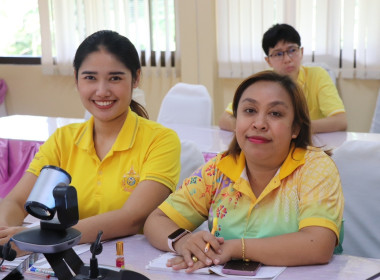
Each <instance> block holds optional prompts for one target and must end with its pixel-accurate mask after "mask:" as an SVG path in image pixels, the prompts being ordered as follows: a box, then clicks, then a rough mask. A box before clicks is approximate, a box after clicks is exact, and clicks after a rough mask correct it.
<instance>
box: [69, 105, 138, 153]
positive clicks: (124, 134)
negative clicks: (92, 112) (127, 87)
mask: <svg viewBox="0 0 380 280" xmlns="http://www.w3.org/2000/svg"><path fill="white" fill-rule="evenodd" d="M138 124H139V118H138V116H137V114H136V113H135V112H133V111H132V110H131V108H129V111H128V114H127V118H126V120H125V121H124V124H123V126H122V128H121V130H120V132H119V135H118V136H117V138H116V141H115V143H114V145H113V150H114V151H123V150H128V149H130V148H131V147H132V146H133V144H134V141H135V139H136V134H137V130H138ZM93 132H94V117H93V116H92V117H91V118H90V119H89V120H88V121H87V122H86V124H85V126H84V128H83V130H82V131H81V133H79V134H78V136H77V137H76V139H75V143H76V144H77V146H78V147H79V148H82V149H84V150H90V149H91V148H93V147H94V141H93V134H94V133H93Z"/></svg>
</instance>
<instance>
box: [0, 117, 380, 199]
mask: <svg viewBox="0 0 380 280" xmlns="http://www.w3.org/2000/svg"><path fill="white" fill-rule="evenodd" d="M83 121H85V119H75V118H54V117H43V116H28V115H12V116H6V117H2V118H0V186H1V188H0V198H1V197H4V196H5V195H6V194H7V193H8V192H9V191H10V190H11V188H12V187H13V186H14V185H15V184H16V182H18V180H19V179H20V178H21V176H22V174H23V173H24V171H25V170H26V168H27V167H28V165H29V162H30V161H31V160H32V159H33V156H34V154H35V153H36V152H37V151H38V148H39V146H40V145H41V144H42V143H43V142H44V141H46V140H47V139H48V137H49V136H50V135H51V134H52V133H53V132H54V131H55V130H56V129H57V128H58V127H61V126H64V125H67V124H70V123H77V122H83ZM164 125H165V126H167V127H169V128H171V129H173V130H174V131H176V132H177V134H178V136H179V138H180V139H181V140H190V141H193V142H194V143H195V144H196V145H197V146H198V147H199V149H200V150H201V152H202V153H203V155H204V158H205V160H206V161H207V160H208V159H210V158H212V157H213V156H215V155H216V154H217V153H219V152H222V151H225V150H227V149H228V146H229V143H230V142H231V140H232V138H233V135H234V134H233V133H232V132H229V131H225V130H221V129H219V128H218V127H215V126H214V127H196V126H187V125H182V124H169V123H168V124H164ZM312 140H313V144H314V145H316V146H321V147H325V148H328V149H335V148H337V147H339V146H340V145H342V144H343V143H344V142H346V141H350V140H365V141H380V134H377V133H359V132H332V133H320V134H315V135H313V138H312Z"/></svg>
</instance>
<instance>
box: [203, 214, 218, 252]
mask: <svg viewBox="0 0 380 280" xmlns="http://www.w3.org/2000/svg"><path fill="white" fill-rule="evenodd" d="M217 227H218V218H217V217H214V220H213V221H212V230H211V234H212V235H215V231H216V228H217ZM209 249H210V242H207V244H206V247H205V253H207V252H208V250H209Z"/></svg>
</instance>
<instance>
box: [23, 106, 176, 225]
mask: <svg viewBox="0 0 380 280" xmlns="http://www.w3.org/2000/svg"><path fill="white" fill-rule="evenodd" d="M93 127H94V119H93V117H92V118H90V120H88V121H86V122H84V123H78V124H70V125H67V126H65V127H62V128H59V129H57V130H56V131H55V132H54V134H53V135H52V136H51V137H50V138H49V139H48V140H47V141H46V142H45V143H44V144H43V145H42V146H41V147H40V150H39V152H38V153H37V154H36V155H35V157H34V159H33V161H32V162H31V163H30V165H29V168H28V170H27V171H28V172H31V173H33V174H35V175H37V176H38V175H39V173H40V170H41V168H42V167H43V166H45V165H55V166H58V167H60V168H62V169H64V170H66V171H67V172H68V173H69V174H70V175H71V177H72V182H71V184H70V185H72V186H74V187H75V188H76V190H77V194H78V204H79V216H80V219H83V218H86V217H90V216H94V215H98V214H101V213H104V212H108V211H112V210H115V209H119V208H121V207H122V206H123V204H124V203H125V202H126V201H127V200H128V198H129V196H130V195H131V193H132V192H133V190H134V189H135V188H136V187H137V186H138V183H139V182H141V181H144V180H153V181H157V182H159V183H162V184H164V185H165V186H167V187H168V188H169V189H170V190H171V191H174V190H175V188H176V185H177V182H178V180H179V173H180V152H181V146H180V141H179V139H178V136H177V134H176V133H175V132H174V131H173V130H171V129H169V128H166V127H164V126H162V125H160V124H158V123H156V122H153V121H150V120H147V119H144V118H142V117H139V116H138V115H137V114H135V113H134V112H132V111H131V110H129V112H128V115H127V118H126V120H125V122H124V125H123V127H122V129H121V131H120V133H119V135H118V137H117V139H116V141H115V143H114V145H113V146H112V148H111V150H110V151H109V152H108V154H107V155H106V156H105V157H104V159H103V160H102V161H100V160H99V158H98V156H97V155H96V151H95V148H94V142H93Z"/></svg>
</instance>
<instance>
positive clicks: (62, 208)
mask: <svg viewBox="0 0 380 280" xmlns="http://www.w3.org/2000/svg"><path fill="white" fill-rule="evenodd" d="M70 182H71V176H70V175H69V174H68V173H67V172H66V171H65V170H63V169H61V168H59V167H56V166H52V165H46V166H44V167H43V168H42V169H41V173H40V176H39V177H38V178H37V181H36V183H35V184H34V187H33V190H32V192H31V193H30V195H29V197H28V199H27V201H26V203H25V209H26V211H27V212H28V213H29V214H31V215H32V216H34V217H36V218H38V219H40V220H44V221H46V220H52V219H53V217H54V215H55V213H56V212H57V217H58V221H59V223H60V224H61V225H62V228H68V227H70V226H73V225H75V224H76V223H77V222H78V219H79V214H78V202H77V193H76V189H75V188H74V187H72V186H69V184H70ZM41 223H42V222H41Z"/></svg>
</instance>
